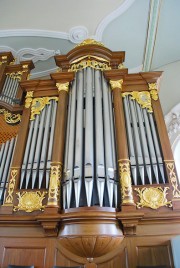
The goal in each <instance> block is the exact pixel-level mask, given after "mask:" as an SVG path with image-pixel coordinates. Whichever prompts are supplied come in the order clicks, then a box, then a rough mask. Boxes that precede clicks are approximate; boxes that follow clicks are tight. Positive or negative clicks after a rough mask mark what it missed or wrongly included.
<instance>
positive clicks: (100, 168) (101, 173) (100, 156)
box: [95, 70, 105, 207]
mask: <svg viewBox="0 0 180 268" xmlns="http://www.w3.org/2000/svg"><path fill="white" fill-rule="evenodd" d="M95 133H96V179H97V189H98V195H99V203H100V206H101V207H102V205H103V197H104V186H105V166H104V165H105V163H104V135H103V115H102V91H101V73H100V71H98V70H97V71H95Z"/></svg>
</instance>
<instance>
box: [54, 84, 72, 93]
mask: <svg viewBox="0 0 180 268" xmlns="http://www.w3.org/2000/svg"><path fill="white" fill-rule="evenodd" d="M56 87H57V88H58V91H59V92H60V91H62V90H64V91H66V92H67V93H68V92H69V82H66V83H56Z"/></svg>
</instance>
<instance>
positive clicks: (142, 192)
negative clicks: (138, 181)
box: [135, 187, 172, 209]
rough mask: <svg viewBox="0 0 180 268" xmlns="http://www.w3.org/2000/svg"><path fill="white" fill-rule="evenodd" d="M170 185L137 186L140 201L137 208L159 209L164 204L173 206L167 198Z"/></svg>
mask: <svg viewBox="0 0 180 268" xmlns="http://www.w3.org/2000/svg"><path fill="white" fill-rule="evenodd" d="M168 189H169V187H164V189H163V188H161V187H150V188H146V187H144V188H141V189H139V188H135V191H137V192H138V196H139V198H140V201H139V202H138V203H137V208H141V207H148V208H152V209H158V208H160V207H163V206H168V207H172V203H171V201H168V200H167V198H166V195H167V194H168V193H167V190H168Z"/></svg>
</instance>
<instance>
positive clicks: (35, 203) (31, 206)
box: [13, 191, 47, 212]
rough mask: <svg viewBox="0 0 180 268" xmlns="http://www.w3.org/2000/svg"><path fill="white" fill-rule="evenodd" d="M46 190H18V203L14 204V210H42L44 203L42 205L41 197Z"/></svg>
mask: <svg viewBox="0 0 180 268" xmlns="http://www.w3.org/2000/svg"><path fill="white" fill-rule="evenodd" d="M46 193H47V192H40V191H37V192H22V193H20V192H18V193H16V194H17V196H18V201H19V203H18V205H17V206H14V209H13V210H14V211H19V210H23V211H25V212H33V211H36V210H44V208H45V205H44V206H43V205H42V202H43V199H44V198H45V196H46Z"/></svg>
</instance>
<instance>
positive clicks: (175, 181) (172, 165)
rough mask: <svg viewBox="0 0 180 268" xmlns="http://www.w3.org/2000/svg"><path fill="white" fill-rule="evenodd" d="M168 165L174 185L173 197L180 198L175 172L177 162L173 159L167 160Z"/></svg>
mask: <svg viewBox="0 0 180 268" xmlns="http://www.w3.org/2000/svg"><path fill="white" fill-rule="evenodd" d="M165 163H166V167H167V169H168V171H169V178H170V182H171V184H172V187H173V198H180V190H179V189H178V183H177V177H176V172H175V164H174V162H173V161H171V162H169V161H165Z"/></svg>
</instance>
